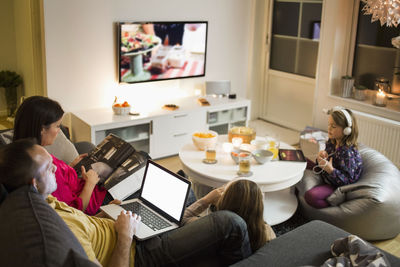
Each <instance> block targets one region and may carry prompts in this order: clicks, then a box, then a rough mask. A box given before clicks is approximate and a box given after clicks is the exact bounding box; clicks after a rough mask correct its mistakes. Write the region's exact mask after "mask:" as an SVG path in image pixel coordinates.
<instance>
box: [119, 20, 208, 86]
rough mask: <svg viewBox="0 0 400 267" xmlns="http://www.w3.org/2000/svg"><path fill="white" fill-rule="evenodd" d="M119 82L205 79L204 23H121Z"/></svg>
mask: <svg viewBox="0 0 400 267" xmlns="http://www.w3.org/2000/svg"><path fill="white" fill-rule="evenodd" d="M119 27H120V28H119V31H120V35H119V38H120V40H119V44H120V51H119V55H120V57H119V61H120V62H119V79H120V82H125V83H135V82H143V81H154V80H165V79H175V78H186V77H196V76H204V75H205V59H206V43H207V22H194V23H187V22H160V23H156V22H155V23H121V24H120V25H119Z"/></svg>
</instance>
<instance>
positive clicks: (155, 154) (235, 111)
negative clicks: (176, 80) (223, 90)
mask: <svg viewBox="0 0 400 267" xmlns="http://www.w3.org/2000/svg"><path fill="white" fill-rule="evenodd" d="M197 98H198V97H187V98H181V99H178V100H176V101H174V104H176V105H178V106H179V109H177V110H174V111H169V110H164V109H162V108H161V107H160V108H159V109H157V110H153V111H150V112H148V113H146V114H145V113H141V114H140V115H139V116H132V115H126V116H120V115H114V114H113V111H112V109H111V107H110V108H101V109H87V110H78V111H73V112H71V132H72V140H73V141H74V142H79V141H90V142H92V143H94V144H96V145H97V144H98V143H100V142H101V141H102V140H103V139H104V138H105V137H106V136H107V135H108V134H109V133H113V134H116V135H118V136H120V137H121V138H123V139H124V140H126V141H128V142H129V143H131V144H132V145H133V146H134V147H135V149H137V150H143V151H146V152H148V153H149V154H150V156H151V157H152V158H154V159H156V158H161V157H166V156H171V155H175V154H178V152H179V149H180V148H181V146H183V145H184V144H185V143H187V142H190V141H191V138H192V137H191V136H192V134H193V133H194V132H196V131H204V130H207V129H210V130H214V131H216V132H218V133H219V134H227V133H228V130H229V129H230V128H231V127H232V126H246V125H247V124H248V121H249V118H250V100H247V99H243V98H242V99H241V98H238V99H228V98H227V97H223V98H214V97H206V99H207V100H208V102H209V103H210V106H200V105H199V103H198V102H197ZM139 112H140V111H139Z"/></svg>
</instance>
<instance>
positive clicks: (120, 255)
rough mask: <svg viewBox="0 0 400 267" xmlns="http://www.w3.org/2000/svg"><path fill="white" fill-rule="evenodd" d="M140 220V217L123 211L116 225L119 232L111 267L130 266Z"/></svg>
mask: <svg viewBox="0 0 400 267" xmlns="http://www.w3.org/2000/svg"><path fill="white" fill-rule="evenodd" d="M140 220H141V218H140V216H137V215H136V214H132V212H130V211H128V212H126V211H121V214H120V215H119V216H118V218H117V220H116V221H115V225H114V227H115V231H116V232H117V244H116V245H115V247H114V250H113V253H112V256H111V260H110V263H109V266H112V267H122V266H129V257H130V252H131V246H132V239H133V235H134V234H135V233H136V229H137V227H138V226H139V222H140Z"/></svg>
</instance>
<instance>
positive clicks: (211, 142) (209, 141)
mask: <svg viewBox="0 0 400 267" xmlns="http://www.w3.org/2000/svg"><path fill="white" fill-rule="evenodd" d="M192 141H193V144H194V145H195V146H196V147H197V149H199V150H205V149H206V147H211V146H216V145H217V141H218V133H217V132H214V131H204V132H195V133H194V134H193V135H192Z"/></svg>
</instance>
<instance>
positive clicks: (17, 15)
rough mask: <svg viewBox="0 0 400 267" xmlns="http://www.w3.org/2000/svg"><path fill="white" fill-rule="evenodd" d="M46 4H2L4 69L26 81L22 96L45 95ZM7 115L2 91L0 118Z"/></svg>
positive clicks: (36, 0) (7, 0) (0, 60)
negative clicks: (43, 12)
mask: <svg viewBox="0 0 400 267" xmlns="http://www.w3.org/2000/svg"><path fill="white" fill-rule="evenodd" d="M41 6H42V1H41V0H2V1H0V43H1V49H0V70H12V71H15V72H17V73H18V74H19V75H21V76H22V78H23V83H24V84H23V86H22V87H20V88H18V90H19V92H18V96H21V95H27V96H30V95H37V94H40V95H44V94H45V91H46V88H45V76H44V74H45V73H44V69H45V65H44V64H43V62H44V60H43V56H44V54H43V52H44V50H43V47H42V23H41V18H42V8H41ZM5 114H6V102H5V98H4V89H3V88H1V89H0V115H5Z"/></svg>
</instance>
